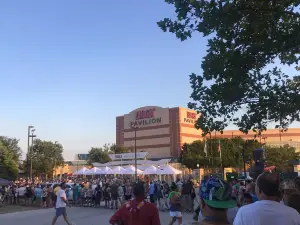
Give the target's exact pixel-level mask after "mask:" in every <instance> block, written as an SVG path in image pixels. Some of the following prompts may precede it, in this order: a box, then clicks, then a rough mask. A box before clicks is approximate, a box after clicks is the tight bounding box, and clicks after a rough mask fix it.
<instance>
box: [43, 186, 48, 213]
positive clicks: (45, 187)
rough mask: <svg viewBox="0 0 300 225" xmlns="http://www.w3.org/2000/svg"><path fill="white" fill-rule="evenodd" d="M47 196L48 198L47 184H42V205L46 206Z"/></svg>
mask: <svg viewBox="0 0 300 225" xmlns="http://www.w3.org/2000/svg"><path fill="white" fill-rule="evenodd" d="M47 198H48V187H47V185H44V187H43V190H42V201H43V204H42V207H43V208H47Z"/></svg>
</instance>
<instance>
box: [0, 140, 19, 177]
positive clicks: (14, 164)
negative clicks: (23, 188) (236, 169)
mask: <svg viewBox="0 0 300 225" xmlns="http://www.w3.org/2000/svg"><path fill="white" fill-rule="evenodd" d="M18 172H19V168H18V161H17V160H15V155H14V153H13V152H12V151H10V150H9V149H8V147H7V146H6V145H5V144H3V142H2V140H0V177H1V178H4V179H15V178H16V177H17V175H18Z"/></svg>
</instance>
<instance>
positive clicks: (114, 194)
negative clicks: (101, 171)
mask: <svg viewBox="0 0 300 225" xmlns="http://www.w3.org/2000/svg"><path fill="white" fill-rule="evenodd" d="M118 188H119V187H118V184H117V183H116V181H115V180H114V181H113V182H112V184H111V185H110V193H111V205H110V208H111V209H118Z"/></svg>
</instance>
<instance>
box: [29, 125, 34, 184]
mask: <svg viewBox="0 0 300 225" xmlns="http://www.w3.org/2000/svg"><path fill="white" fill-rule="evenodd" d="M34 132H35V129H32V130H31V135H30V136H29V137H31V148H30V179H31V181H33V176H32V152H33V138H35V137H36V135H34Z"/></svg>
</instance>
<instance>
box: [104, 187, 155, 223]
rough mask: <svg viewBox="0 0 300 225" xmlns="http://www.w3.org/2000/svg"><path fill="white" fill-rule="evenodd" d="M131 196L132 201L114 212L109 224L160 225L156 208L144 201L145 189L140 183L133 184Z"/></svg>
mask: <svg viewBox="0 0 300 225" xmlns="http://www.w3.org/2000/svg"><path fill="white" fill-rule="evenodd" d="M133 194H134V199H133V200H130V201H128V202H127V203H126V204H124V205H123V206H122V207H121V208H120V209H119V210H118V211H117V212H115V214H114V215H113V216H112V217H111V218H110V220H109V223H110V224H112V225H116V224H124V225H141V224H142V225H160V220H159V214H158V210H157V208H156V207H155V206H154V205H153V204H151V203H149V202H146V201H145V200H144V199H145V188H144V185H143V184H142V183H141V182H138V183H135V184H134V187H133Z"/></svg>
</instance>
